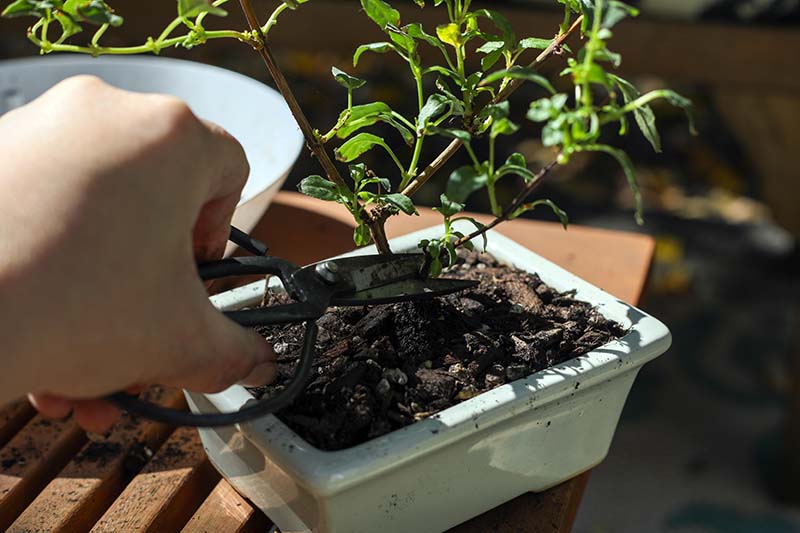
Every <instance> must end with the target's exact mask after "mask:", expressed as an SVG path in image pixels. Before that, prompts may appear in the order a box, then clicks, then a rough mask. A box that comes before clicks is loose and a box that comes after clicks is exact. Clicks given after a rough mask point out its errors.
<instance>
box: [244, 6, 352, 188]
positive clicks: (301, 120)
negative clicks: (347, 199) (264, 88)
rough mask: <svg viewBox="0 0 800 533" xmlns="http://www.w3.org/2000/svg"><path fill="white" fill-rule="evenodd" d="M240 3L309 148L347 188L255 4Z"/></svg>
mask: <svg viewBox="0 0 800 533" xmlns="http://www.w3.org/2000/svg"><path fill="white" fill-rule="evenodd" d="M239 3H240V4H241V6H242V11H243V12H244V15H245V17H246V18H247V24H248V25H249V26H250V30H251V31H252V32H253V34H254V35H255V36H256V37H257V39H258V44H257V46H255V47H254V48H255V49H256V51H257V52H258V53H259V55H260V56H261V58H262V59H263V60H264V63H265V64H266V65H267V70H269V73H270V75H271V76H272V79H273V80H275V85H276V86H277V87H278V90H279V91H280V93H281V95H283V98H284V100H286V104H287V105H288V106H289V109H290V110H291V112H292V115H294V119H295V120H296V121H297V124H298V125H299V126H300V130H301V131H302V132H303V136H304V137H305V139H306V144H307V145H308V148H309V149H310V150H311V152H312V153H313V154H314V156H316V158H317V159H318V160H319V162H320V164H321V165H322V168H323V170H324V171H325V174H326V175H327V177H328V179H329V180H330V181H332V182H333V183H335V184H337V185H338V186H340V187H344V188H347V183H346V182H345V181H344V179H342V176H341V174H339V170H338V169H337V168H336V165H335V164H334V163H333V160H332V159H331V158H330V156H329V155H328V151H327V150H326V149H325V146H324V145H323V144H322V143H321V142H319V139H317V136H316V134H315V133H314V128H312V127H311V123H310V122H309V121H308V118H307V117H306V115H305V113H304V112H303V109H302V108H301V107H300V104H299V103H298V101H297V98H296V97H295V95H294V92H292V89H291V87H289V82H288V81H287V80H286V76H284V75H283V71H281V69H280V67H279V66H278V64H277V62H276V61H275V58H274V57H273V55H272V51H271V50H270V48H269V45H268V44H267V40H266V38H265V37H264V33H263V32H262V31H261V25H260V24H259V22H258V18H257V17H256V15H255V12H254V11H253V6H252V5H250V0H239Z"/></svg>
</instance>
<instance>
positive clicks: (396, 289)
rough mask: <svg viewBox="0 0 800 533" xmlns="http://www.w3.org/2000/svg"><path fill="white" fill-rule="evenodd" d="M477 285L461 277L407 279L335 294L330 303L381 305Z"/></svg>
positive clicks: (454, 291) (429, 297)
mask: <svg viewBox="0 0 800 533" xmlns="http://www.w3.org/2000/svg"><path fill="white" fill-rule="evenodd" d="M477 285H478V282H477V281H472V280H462V279H408V280H404V281H397V282H394V283H389V284H388V285H383V286H379V287H373V288H368V289H364V290H362V291H358V292H354V293H351V294H340V295H336V296H334V298H333V300H332V301H331V305H335V306H362V305H383V304H392V303H399V302H410V301H418V300H427V299H431V298H436V297H439V296H447V295H449V294H455V293H457V292H461V291H464V290H467V289H472V288H474V287H476V286H477Z"/></svg>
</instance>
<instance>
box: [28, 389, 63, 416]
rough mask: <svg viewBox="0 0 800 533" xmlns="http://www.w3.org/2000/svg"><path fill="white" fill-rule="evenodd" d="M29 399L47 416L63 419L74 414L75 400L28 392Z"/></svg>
mask: <svg viewBox="0 0 800 533" xmlns="http://www.w3.org/2000/svg"><path fill="white" fill-rule="evenodd" d="M28 401H29V402H31V405H33V407H35V408H36V410H37V411H39V412H40V413H42V415H44V416H46V417H47V418H52V419H54V420H63V419H65V418H67V417H68V416H69V415H71V414H72V407H73V402H72V401H71V400H68V399H67V398H64V397H62V396H56V395H52V394H33V393H31V394H28Z"/></svg>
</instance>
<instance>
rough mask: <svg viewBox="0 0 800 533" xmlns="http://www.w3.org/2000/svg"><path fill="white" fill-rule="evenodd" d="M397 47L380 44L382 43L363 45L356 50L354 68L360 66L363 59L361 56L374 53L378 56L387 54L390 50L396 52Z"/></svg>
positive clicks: (390, 44) (385, 43)
mask: <svg viewBox="0 0 800 533" xmlns="http://www.w3.org/2000/svg"><path fill="white" fill-rule="evenodd" d="M394 49H395V47H394V46H393V45H392V43H387V42H380V43H369V44H362V45H361V46H359V47H358V48H357V49H356V52H355V53H354V54H353V66H354V67H357V66H358V61H359V60H360V59H361V56H362V55H364V53H366V52H373V53H376V54H385V53H386V52H389V51H390V50H394Z"/></svg>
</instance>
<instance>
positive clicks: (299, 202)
mask: <svg viewBox="0 0 800 533" xmlns="http://www.w3.org/2000/svg"><path fill="white" fill-rule="evenodd" d="M337 208H338V206H333V205H327V204H324V203H321V202H317V201H315V200H311V199H308V198H305V197H301V196H299V195H297V194H294V193H281V194H280V195H279V196H278V198H277V200H276V202H275V203H274V204H273V206H272V208H271V209H270V210H269V212H268V213H267V215H266V216H265V217H264V219H263V220H262V222H261V224H260V225H259V226H258V227H257V228H256V230H255V231H254V234H255V235H256V236H257V237H259V238H260V239H262V240H264V241H266V242H267V243H269V244H270V246H271V252H272V253H273V254H275V255H278V256H281V257H285V258H287V259H289V260H292V261H294V262H297V263H310V262H313V261H315V260H319V259H322V258H324V257H328V256H330V255H333V254H336V253H340V252H342V251H345V250H347V249H349V248H351V247H352V242H351V241H350V239H351V236H352V221H350V220H349V219H348V218H347V216H346V213H344V214H343V213H341V212H340V210H339V209H337ZM478 218H481V217H480V216H479V217H478ZM438 221H439V219H438V215H437V214H435V213H433V212H431V211H429V210H424V211H423V212H422V214H421V216H420V217H414V218H405V219H403V220H401V219H397V220H395V221H392V223H391V224H390V225H389V227H388V231H389V234H390V235H399V234H403V233H408V232H410V231H413V230H415V229H419V228H422V227H427V226H432V225H434V224H437V223H438ZM501 232H502V233H504V234H506V235H507V236H509V237H511V238H512V239H514V240H517V241H518V242H521V243H523V244H526V245H528V246H529V247H530V248H531V249H533V250H535V251H537V252H538V253H540V254H541V255H543V256H544V257H547V258H548V259H550V260H552V261H555V262H557V263H559V264H561V265H563V266H564V267H566V268H567V269H569V270H571V271H572V272H574V273H576V274H578V275H580V276H582V277H584V278H585V279H587V280H589V281H591V282H593V283H595V284H597V285H599V286H600V287H603V288H605V289H606V290H608V291H609V292H610V293H612V294H614V295H616V296H617V297H619V298H621V299H623V300H626V301H629V302H632V303H636V302H638V300H639V297H640V296H641V292H642V290H643V287H644V284H645V281H646V278H647V273H648V270H649V266H650V261H651V258H652V255H653V249H654V243H653V240H652V239H651V238H649V237H646V236H641V235H634V234H628V233H619V232H613V231H606V230H598V229H590V228H580V227H573V228H571V229H570V230H569V231H568V232H564V231H563V229H561V227H560V226H558V225H557V224H549V223H540V222H531V221H517V222H515V223H514V224H510V225H507V226H506V227H505V228H501ZM148 395H149V396H150V400H151V401H155V402H158V403H160V404H162V405H169V406H173V407H177V406H181V405H185V403H184V399H183V396H182V394H181V393H180V391H177V390H174V389H167V388H160V387H159V388H153V389H151V390H150V391H148ZM587 481H588V473H586V474H583V475H581V476H578V477H577V478H576V479H573V480H571V481H568V482H566V483H564V484H562V485H560V486H558V487H555V488H554V489H551V490H549V491H547V492H544V493H541V494H533V493H531V494H526V495H523V496H520V497H519V498H517V499H515V500H513V501H511V502H508V503H506V504H505V505H503V506H501V507H498V508H497V509H495V510H493V511H491V512H489V513H486V514H485V515H483V516H480V517H478V518H475V519H473V520H471V521H470V522H468V523H466V524H463V525H462V526H459V527H458V528H456V529H454V530H453V532H457V533H466V532H489V531H502V532H514V533H516V532H525V533H534V532H536V533H539V532H542V533H544V532H548V533H550V532H566V531H569V530H570V529H571V527H572V522H573V520H574V518H575V515H576V513H577V510H578V506H579V504H580V500H581V496H582V494H583V491H584V488H585V487H586V484H587ZM271 529H272V526H271V524H270V522H269V520H268V519H267V518H266V516H264V514H263V513H261V511H259V510H257V509H254V508H253V507H252V505H251V504H250V503H248V501H247V500H245V499H244V498H242V497H241V496H240V495H239V494H237V493H236V491H234V490H233V488H231V486H230V485H229V484H228V483H227V482H226V481H225V480H223V479H221V478H220V476H219V474H218V473H217V472H216V471H215V470H214V469H213V467H212V466H211V464H210V463H209V461H208V459H207V458H206V456H205V454H204V453H203V449H202V445H201V444H200V440H199V438H198V437H197V434H196V432H195V431H193V430H191V429H174V428H168V427H165V426H163V425H161V424H156V423H152V422H148V421H142V420H133V419H131V418H125V419H124V420H123V421H122V422H121V423H120V424H118V425H117V426H116V427H115V428H114V429H113V430H112V431H111V433H110V434H109V435H108V436H106V437H104V438H102V439H97V438H94V437H93V438H91V439H90V438H89V437H87V435H86V434H85V433H83V432H82V431H80V429H79V428H78V427H77V426H76V425H75V424H74V423H73V422H72V421H69V420H66V421H50V420H46V419H44V418H42V417H40V416H38V415H36V414H35V412H34V410H33V409H32V408H31V407H30V406H29V405H28V404H27V402H25V401H22V400H21V401H19V402H17V403H14V404H12V405H10V406H7V407H5V408H0V531H12V532H31V531H69V532H73V531H158V532H162V531H181V530H183V531H188V532H196V533H199V532H239V531H247V532H249V531H270V530H271Z"/></svg>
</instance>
